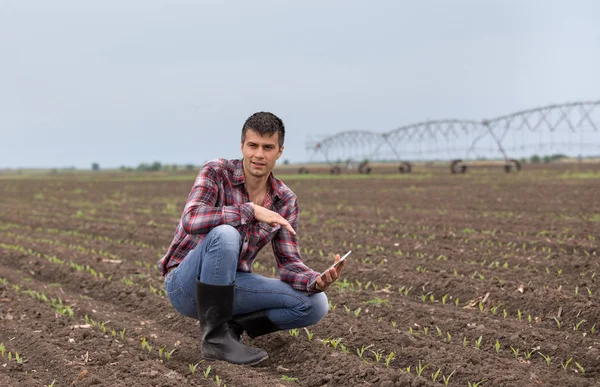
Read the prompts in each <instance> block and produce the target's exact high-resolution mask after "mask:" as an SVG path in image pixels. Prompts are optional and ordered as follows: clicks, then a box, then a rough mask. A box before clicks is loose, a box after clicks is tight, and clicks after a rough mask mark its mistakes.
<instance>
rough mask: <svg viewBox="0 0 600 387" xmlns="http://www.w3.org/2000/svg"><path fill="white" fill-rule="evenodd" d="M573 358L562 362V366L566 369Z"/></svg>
mask: <svg viewBox="0 0 600 387" xmlns="http://www.w3.org/2000/svg"><path fill="white" fill-rule="evenodd" d="M572 360H573V357H570V358H569V360H567V361H565V362H562V361H561V362H560V365H561V366H562V368H564V369H565V370H566V369H567V367H569V363H571V361H572Z"/></svg>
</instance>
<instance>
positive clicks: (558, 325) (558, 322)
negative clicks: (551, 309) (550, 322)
mask: <svg viewBox="0 0 600 387" xmlns="http://www.w3.org/2000/svg"><path fill="white" fill-rule="evenodd" d="M554 321H556V326H557V327H558V329H560V321H559V320H558V318H557V317H554Z"/></svg>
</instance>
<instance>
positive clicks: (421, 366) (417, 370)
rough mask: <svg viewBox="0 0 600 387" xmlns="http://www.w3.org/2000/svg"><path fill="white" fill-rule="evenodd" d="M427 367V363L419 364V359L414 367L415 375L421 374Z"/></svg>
mask: <svg viewBox="0 0 600 387" xmlns="http://www.w3.org/2000/svg"><path fill="white" fill-rule="evenodd" d="M427 367H429V364H426V365H424V366H423V365H421V360H419V364H418V365H417V368H416V372H417V376H421V374H423V371H425V368H427Z"/></svg>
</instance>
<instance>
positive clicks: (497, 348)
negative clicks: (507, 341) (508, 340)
mask: <svg viewBox="0 0 600 387" xmlns="http://www.w3.org/2000/svg"><path fill="white" fill-rule="evenodd" d="M494 348H495V349H496V353H500V342H499V341H498V340H496V344H494Z"/></svg>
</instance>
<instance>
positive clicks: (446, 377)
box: [442, 370, 456, 386]
mask: <svg viewBox="0 0 600 387" xmlns="http://www.w3.org/2000/svg"><path fill="white" fill-rule="evenodd" d="M455 372H456V370H454V371H452V373H451V374H450V375H448V376H444V375H442V380H443V381H444V386H447V385H448V384H450V379H452V376H453V375H454V373H455Z"/></svg>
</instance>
